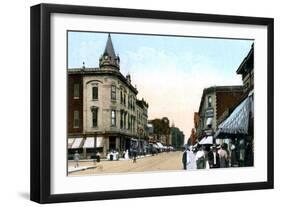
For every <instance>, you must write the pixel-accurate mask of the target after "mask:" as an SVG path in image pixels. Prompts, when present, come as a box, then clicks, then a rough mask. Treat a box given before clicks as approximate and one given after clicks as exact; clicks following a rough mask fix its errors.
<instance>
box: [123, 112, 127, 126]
mask: <svg viewBox="0 0 281 207" xmlns="http://www.w3.org/2000/svg"><path fill="white" fill-rule="evenodd" d="M126 119H127V113H126V112H124V125H123V128H124V129H126Z"/></svg>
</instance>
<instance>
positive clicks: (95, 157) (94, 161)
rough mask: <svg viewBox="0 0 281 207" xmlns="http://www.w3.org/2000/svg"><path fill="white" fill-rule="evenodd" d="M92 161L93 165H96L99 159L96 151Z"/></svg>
mask: <svg viewBox="0 0 281 207" xmlns="http://www.w3.org/2000/svg"><path fill="white" fill-rule="evenodd" d="M92 159H93V163H94V165H95V164H96V161H97V160H96V159H97V152H96V151H94V153H93V155H92Z"/></svg>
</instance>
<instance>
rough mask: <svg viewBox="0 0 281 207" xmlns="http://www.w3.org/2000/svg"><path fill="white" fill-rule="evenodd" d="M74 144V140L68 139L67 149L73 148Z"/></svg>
mask: <svg viewBox="0 0 281 207" xmlns="http://www.w3.org/2000/svg"><path fill="white" fill-rule="evenodd" d="M73 142H74V138H68V139H67V148H68V149H71V146H72V144H73Z"/></svg>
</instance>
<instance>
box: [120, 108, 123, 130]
mask: <svg viewBox="0 0 281 207" xmlns="http://www.w3.org/2000/svg"><path fill="white" fill-rule="evenodd" d="M120 129H123V111H120Z"/></svg>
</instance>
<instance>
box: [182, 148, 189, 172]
mask: <svg viewBox="0 0 281 207" xmlns="http://www.w3.org/2000/svg"><path fill="white" fill-rule="evenodd" d="M187 151H189V149H188V148H187V147H186V148H185V150H184V151H183V154H182V164H183V169H184V170H186V166H187V163H189V162H190V160H189V156H188V152H187Z"/></svg>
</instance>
